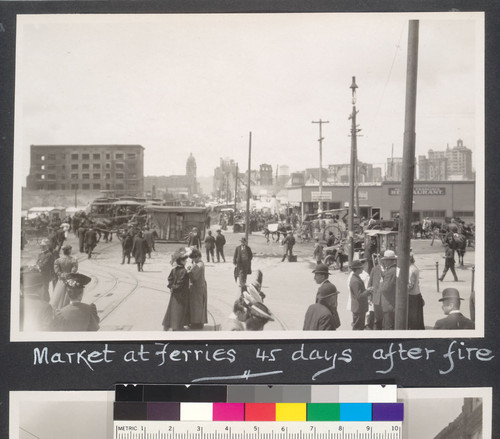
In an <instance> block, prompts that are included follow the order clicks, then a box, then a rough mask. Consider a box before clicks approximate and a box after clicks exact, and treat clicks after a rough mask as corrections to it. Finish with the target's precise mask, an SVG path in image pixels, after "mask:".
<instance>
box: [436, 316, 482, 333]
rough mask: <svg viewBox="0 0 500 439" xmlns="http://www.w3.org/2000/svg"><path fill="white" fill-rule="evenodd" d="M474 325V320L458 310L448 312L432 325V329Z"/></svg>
mask: <svg viewBox="0 0 500 439" xmlns="http://www.w3.org/2000/svg"><path fill="white" fill-rule="evenodd" d="M475 327H476V326H475V324H474V322H473V321H472V320H469V319H468V318H467V317H465V316H464V315H463V314H462V313H460V312H453V313H450V314H448V315H447V316H446V317H445V318H444V319H441V320H438V321H437V322H436V324H435V325H434V329H475Z"/></svg>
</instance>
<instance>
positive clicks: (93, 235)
mask: <svg viewBox="0 0 500 439" xmlns="http://www.w3.org/2000/svg"><path fill="white" fill-rule="evenodd" d="M98 242H99V239H98V237H97V230H96V229H95V227H94V226H91V227H90V229H88V230H87V232H86V233H85V246H86V249H87V255H88V259H90V258H91V256H92V252H93V251H94V249H95V247H96V245H97V243H98Z"/></svg>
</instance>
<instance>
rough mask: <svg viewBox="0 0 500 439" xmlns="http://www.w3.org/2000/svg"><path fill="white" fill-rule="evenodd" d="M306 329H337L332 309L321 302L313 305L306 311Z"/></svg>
mask: <svg viewBox="0 0 500 439" xmlns="http://www.w3.org/2000/svg"><path fill="white" fill-rule="evenodd" d="M303 329H304V331H335V329H336V328H335V323H334V319H333V315H332V313H331V312H330V310H329V309H328V308H327V307H326V306H324V305H322V304H321V303H315V304H313V305H311V306H310V307H309V308H308V309H307V311H306V317H305V319H304V328H303Z"/></svg>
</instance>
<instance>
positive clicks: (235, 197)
mask: <svg viewBox="0 0 500 439" xmlns="http://www.w3.org/2000/svg"><path fill="white" fill-rule="evenodd" d="M237 198H238V163H236V175H235V176H234V213H236V201H237Z"/></svg>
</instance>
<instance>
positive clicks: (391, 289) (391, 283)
mask: <svg viewBox="0 0 500 439" xmlns="http://www.w3.org/2000/svg"><path fill="white" fill-rule="evenodd" d="M396 273H397V267H396V263H394V265H392V266H391V267H390V268H388V269H387V271H386V272H385V273H384V274H383V278H382V283H381V285H380V296H381V300H382V311H383V312H390V311H394V310H395V308H396V280H397V277H396Z"/></svg>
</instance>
